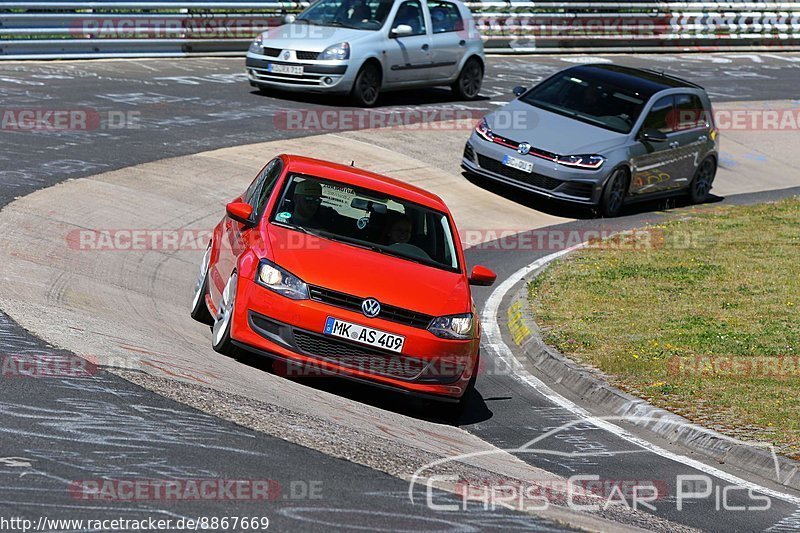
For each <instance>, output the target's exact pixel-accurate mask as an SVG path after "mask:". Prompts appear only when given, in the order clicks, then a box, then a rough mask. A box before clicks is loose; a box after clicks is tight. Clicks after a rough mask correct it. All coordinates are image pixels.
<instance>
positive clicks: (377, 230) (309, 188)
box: [272, 175, 459, 272]
mask: <svg viewBox="0 0 800 533" xmlns="http://www.w3.org/2000/svg"><path fill="white" fill-rule="evenodd" d="M272 222H273V223H274V224H278V225H282V226H286V227H290V228H293V229H297V230H299V231H305V232H307V233H313V234H315V235H318V236H320V237H323V238H326V239H330V240H335V241H340V242H344V243H347V244H352V245H354V246H361V247H366V248H369V249H371V250H373V251H375V252H380V253H386V254H390V255H394V256H397V257H401V258H403V259H407V260H410V261H415V262H418V263H423V264H426V265H430V266H434V267H437V268H442V269H445V270H451V271H455V272H458V271H459V262H458V255H457V253H456V247H455V244H454V242H453V234H452V232H451V230H450V221H449V218H448V217H447V215H445V214H444V213H440V212H438V211H434V210H432V209H428V208H425V207H422V206H420V205H418V204H415V203H413V202H410V201H407V200H403V199H401V198H395V197H390V196H388V195H386V194H384V193H380V192H378V191H372V190H368V189H362V188H358V187H353V186H352V185H348V184H345V183H339V182H334V181H330V180H323V179H321V178H315V177H311V176H306V175H292V176H290V177H289V179H288V180H287V183H286V186H285V187H284V190H283V194H282V197H281V201H280V202H279V204H278V206H277V209H276V210H275V211H274V213H273V216H272Z"/></svg>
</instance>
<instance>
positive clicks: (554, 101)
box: [461, 64, 719, 216]
mask: <svg viewBox="0 0 800 533" xmlns="http://www.w3.org/2000/svg"><path fill="white" fill-rule="evenodd" d="M514 92H515V94H517V96H518V98H517V99H516V100H513V101H512V102H510V103H509V104H508V105H506V106H505V107H504V108H502V109H500V110H498V111H495V112H494V113H491V114H489V115H487V116H486V117H485V118H484V119H483V120H482V121H481V123H479V124H478V126H477V127H476V129H475V131H474V132H473V133H472V136H471V137H470V139H469V141H467V144H466V146H465V148H464V156H463V159H462V162H461V166H462V168H464V170H466V171H467V172H468V173H473V174H478V175H480V176H483V177H485V178H489V179H492V180H497V181H501V182H503V183H506V184H509V185H513V186H515V187H519V188H521V189H525V190H527V191H531V192H534V193H537V194H540V195H544V196H546V197H548V198H553V199H559V200H565V201H568V202H576V203H580V204H584V205H589V206H597V207H599V209H600V211H601V213H602V214H603V215H605V216H616V215H617V214H619V212H620V210H621V208H622V206H623V205H624V204H625V203H629V202H632V201H636V200H640V199H651V198H656V197H660V196H668V195H675V194H685V195H688V196H689V198H690V199H691V200H692V201H693V202H696V203H699V202H703V201H705V200H706V198H707V197H708V193H709V191H710V190H711V186H712V183H713V181H714V175H715V174H716V170H717V161H718V159H719V152H718V139H717V131H716V129H715V127H714V121H713V117H712V109H711V102H710V101H709V99H708V95H707V94H706V92H705V91H704V90H703V88H702V87H700V86H699V85H695V84H694V83H691V82H688V81H685V80H682V79H679V78H676V77H673V76H668V75H665V74H662V73H658V72H655V71H650V70H643V69H634V68H628V67H622V66H616V65H605V64H601V65H582V66H576V67H572V68H569V69H566V70H564V71H561V72H559V73H557V74H555V75H553V76H551V77H549V78H547V79H546V80H544V81H543V82H542V83H540V84H539V85H537V86H535V87H533V88H532V89H529V90H526V89H524V88H521V87H518V88H517V89H515V90H514Z"/></svg>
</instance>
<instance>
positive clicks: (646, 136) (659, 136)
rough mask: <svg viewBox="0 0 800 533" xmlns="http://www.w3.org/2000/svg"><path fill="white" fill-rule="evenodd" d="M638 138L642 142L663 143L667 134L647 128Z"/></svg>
mask: <svg viewBox="0 0 800 533" xmlns="http://www.w3.org/2000/svg"><path fill="white" fill-rule="evenodd" d="M639 138H640V139H641V140H643V141H649V142H656V143H663V142H666V141H667V134H666V133H662V132H660V131H658V130H657V129H654V128H647V129H646V130H644V131H642V133H640V134H639Z"/></svg>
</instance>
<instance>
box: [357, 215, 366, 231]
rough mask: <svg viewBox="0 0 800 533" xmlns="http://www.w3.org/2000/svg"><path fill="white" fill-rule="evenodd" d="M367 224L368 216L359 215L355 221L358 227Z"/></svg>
mask: <svg viewBox="0 0 800 533" xmlns="http://www.w3.org/2000/svg"><path fill="white" fill-rule="evenodd" d="M367 224H369V217H361V218H359V219H358V221H357V222H356V226H358V229H364V228H366V227H367Z"/></svg>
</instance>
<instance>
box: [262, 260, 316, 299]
mask: <svg viewBox="0 0 800 533" xmlns="http://www.w3.org/2000/svg"><path fill="white" fill-rule="evenodd" d="M256 283H258V284H259V285H261V286H263V287H266V288H268V289H269V290H271V291H275V292H277V293H278V294H282V295H283V296H286V297H287V298H291V299H292V300H305V299H306V298H308V285H306V283H305V282H304V281H303V280H301V279H300V278H298V277H297V276H295V275H294V274H291V273H289V272H287V271H286V270H284V269H282V268H281V267H279V266H278V265H276V264H275V263H273V262H272V261H267V260H266V259H262V260H261V263H260V264H259V265H258V274H257V275H256Z"/></svg>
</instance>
